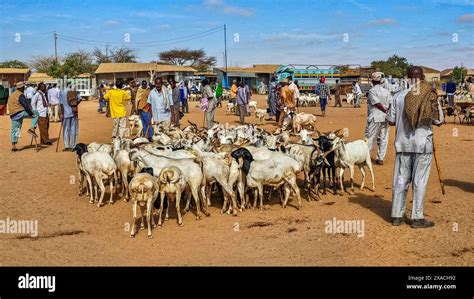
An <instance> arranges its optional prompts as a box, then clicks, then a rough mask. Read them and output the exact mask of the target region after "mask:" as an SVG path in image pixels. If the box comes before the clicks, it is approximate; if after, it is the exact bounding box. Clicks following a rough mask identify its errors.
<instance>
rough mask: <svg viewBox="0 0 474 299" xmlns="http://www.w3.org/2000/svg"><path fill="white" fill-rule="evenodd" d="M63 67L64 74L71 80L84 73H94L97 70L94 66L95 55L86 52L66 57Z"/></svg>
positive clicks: (74, 53) (80, 51)
mask: <svg viewBox="0 0 474 299" xmlns="http://www.w3.org/2000/svg"><path fill="white" fill-rule="evenodd" d="M62 67H63V71H64V74H65V75H66V76H68V77H70V78H73V77H76V76H77V75H80V74H82V73H92V72H94V70H95V68H96V66H95V65H94V64H93V55H92V54H91V53H89V52H87V51H84V50H79V51H77V52H73V53H69V54H68V55H66V58H65V59H64V63H63V66H62Z"/></svg>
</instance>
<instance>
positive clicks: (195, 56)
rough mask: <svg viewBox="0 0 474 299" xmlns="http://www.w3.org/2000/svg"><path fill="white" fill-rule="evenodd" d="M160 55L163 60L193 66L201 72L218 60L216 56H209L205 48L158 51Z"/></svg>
mask: <svg viewBox="0 0 474 299" xmlns="http://www.w3.org/2000/svg"><path fill="white" fill-rule="evenodd" d="M158 57H159V58H160V60H161V61H163V62H166V63H170V64H175V65H186V66H191V67H194V68H195V69H197V70H198V71H200V72H205V71H208V70H209V69H210V68H211V67H213V66H214V65H215V64H216V61H217V60H216V58H215V57H213V56H207V54H206V52H205V51H204V50H203V49H199V50H189V49H172V50H169V51H164V52H161V53H158Z"/></svg>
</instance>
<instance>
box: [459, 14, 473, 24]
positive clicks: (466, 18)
mask: <svg viewBox="0 0 474 299" xmlns="http://www.w3.org/2000/svg"><path fill="white" fill-rule="evenodd" d="M458 22H459V23H471V22H474V14H472V13H471V14H465V15H462V16H459V18H458Z"/></svg>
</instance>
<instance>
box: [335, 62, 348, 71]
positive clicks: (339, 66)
mask: <svg viewBox="0 0 474 299" xmlns="http://www.w3.org/2000/svg"><path fill="white" fill-rule="evenodd" d="M334 69H336V70H338V71H339V72H341V73H344V72H347V70H348V69H349V65H347V64H345V65H336V66H335V67H334Z"/></svg>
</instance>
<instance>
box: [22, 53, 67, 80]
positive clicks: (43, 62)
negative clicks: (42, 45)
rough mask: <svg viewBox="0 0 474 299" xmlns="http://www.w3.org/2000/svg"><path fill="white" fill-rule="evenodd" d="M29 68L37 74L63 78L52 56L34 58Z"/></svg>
mask: <svg viewBox="0 0 474 299" xmlns="http://www.w3.org/2000/svg"><path fill="white" fill-rule="evenodd" d="M30 66H31V67H32V68H33V69H35V70H36V71H37V72H39V73H46V74H48V75H49V76H51V77H54V78H60V77H63V76H64V70H63V68H62V65H61V63H60V60H59V61H56V59H55V58H54V56H34V57H33V59H32V60H31V61H30Z"/></svg>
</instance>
